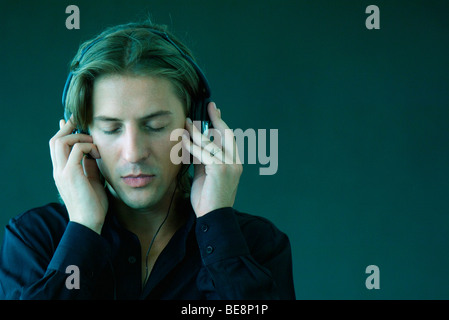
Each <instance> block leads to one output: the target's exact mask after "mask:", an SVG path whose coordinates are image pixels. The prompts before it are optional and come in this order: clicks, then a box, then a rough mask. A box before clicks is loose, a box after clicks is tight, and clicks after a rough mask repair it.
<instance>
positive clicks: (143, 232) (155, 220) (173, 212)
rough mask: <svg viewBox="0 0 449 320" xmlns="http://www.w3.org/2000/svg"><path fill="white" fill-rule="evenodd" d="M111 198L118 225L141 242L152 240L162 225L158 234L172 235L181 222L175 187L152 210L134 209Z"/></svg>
mask: <svg viewBox="0 0 449 320" xmlns="http://www.w3.org/2000/svg"><path fill="white" fill-rule="evenodd" d="M111 198H112V199H110V201H111V204H112V206H113V208H114V209H113V210H114V213H115V214H116V216H117V219H118V221H119V222H120V224H122V226H124V227H125V228H126V229H128V230H129V231H131V232H132V233H134V234H135V235H137V236H138V237H139V239H140V240H141V241H142V240H145V239H149V238H152V237H153V236H154V234H155V233H156V232H157V230H158V229H159V228H160V226H161V224H162V223H163V228H161V230H160V231H159V233H160V234H162V233H164V234H165V233H174V231H176V230H177V229H178V228H179V227H180V225H181V224H182V222H183V219H182V218H180V212H179V210H178V205H177V203H178V202H179V198H180V197H179V191H177V190H176V189H175V186H173V187H172V188H170V189H169V190H168V191H167V194H166V196H165V197H164V198H163V199H162V200H161V201H160V203H159V204H158V206H157V207H154V208H147V209H134V208H131V207H129V206H128V205H126V204H125V203H124V202H123V201H121V200H120V199H118V198H116V197H114V196H111ZM167 215H168V217H167ZM166 217H167V219H166V221H165V222H164V220H165V218H166Z"/></svg>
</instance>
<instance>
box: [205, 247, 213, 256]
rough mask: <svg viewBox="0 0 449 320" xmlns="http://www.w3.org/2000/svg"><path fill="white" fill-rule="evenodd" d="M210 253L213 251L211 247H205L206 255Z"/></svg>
mask: <svg viewBox="0 0 449 320" xmlns="http://www.w3.org/2000/svg"><path fill="white" fill-rule="evenodd" d="M212 251H214V247H212V246H207V247H206V253H207V254H211V253H212Z"/></svg>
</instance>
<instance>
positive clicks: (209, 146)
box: [186, 118, 221, 153]
mask: <svg viewBox="0 0 449 320" xmlns="http://www.w3.org/2000/svg"><path fill="white" fill-rule="evenodd" d="M186 127H187V131H188V132H189V134H190V136H191V137H192V141H193V142H194V143H195V144H196V145H198V146H200V147H202V148H204V149H205V150H206V151H208V152H212V153H216V152H217V151H214V150H217V149H221V145H217V144H215V140H214V142H212V141H210V139H209V138H208V137H206V136H205V135H204V134H202V133H201V132H200V130H199V129H198V128H197V127H196V126H195V125H194V124H193V123H192V121H191V120H190V118H187V125H186ZM217 142H218V141H217Z"/></svg>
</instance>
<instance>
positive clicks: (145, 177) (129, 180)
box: [122, 174, 155, 188]
mask: <svg viewBox="0 0 449 320" xmlns="http://www.w3.org/2000/svg"><path fill="white" fill-rule="evenodd" d="M154 177H155V176H154V175H150V174H139V175H128V176H125V177H122V179H123V182H124V183H125V184H127V185H128V186H130V187H132V188H143V187H145V186H147V185H148V184H150V182H151V181H153V179H154Z"/></svg>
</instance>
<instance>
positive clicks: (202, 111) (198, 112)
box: [62, 28, 212, 133]
mask: <svg viewBox="0 0 449 320" xmlns="http://www.w3.org/2000/svg"><path fill="white" fill-rule="evenodd" d="M147 30H148V31H150V32H151V33H153V34H155V35H158V36H160V37H161V38H162V39H164V40H165V41H167V42H169V43H170V44H171V45H173V47H175V48H176V50H178V52H179V53H180V54H181V56H182V57H183V58H184V59H185V60H187V62H189V63H190V64H191V65H192V67H193V68H194V69H195V71H196V73H197V75H198V77H199V79H200V94H199V95H198V97H192V106H191V108H190V114H189V117H190V119H192V121H201V133H206V132H207V131H208V129H209V128H210V127H211V126H212V125H211V121H210V118H209V114H208V112H207V105H208V104H209V102H210V101H211V98H210V97H211V91H210V86H209V82H208V81H207V78H206V76H205V75H204V73H203V71H202V70H201V68H200V67H199V66H198V64H196V62H195V61H193V59H192V58H191V57H190V56H188V55H187V54H186V53H185V52H184V51H182V50H181V48H179V46H177V45H176V43H175V42H173V40H172V39H170V37H169V36H168V35H167V33H165V32H162V31H158V30H154V29H149V28H147ZM104 38H105V36H103V37H100V38H98V39H96V40H94V41H92V42H91V43H90V44H89V45H88V46H87V47H85V48H84V49H83V50H82V51H81V54H80V57H79V58H78V61H77V63H79V62H80V61H81V60H82V59H83V56H84V55H85V54H86V52H87V51H89V49H90V48H92V47H93V46H94V45H95V44H97V43H98V42H100V41H101V40H103V39H104ZM72 78H73V72H72V71H70V73H69V75H68V76H67V80H66V82H65V85H64V90H63V92H62V106H63V107H64V110H65V105H66V99H67V92H68V90H69V87H70V82H71V81H72ZM64 118H65V120H66V121H68V115H66V114H65V112H64Z"/></svg>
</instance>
